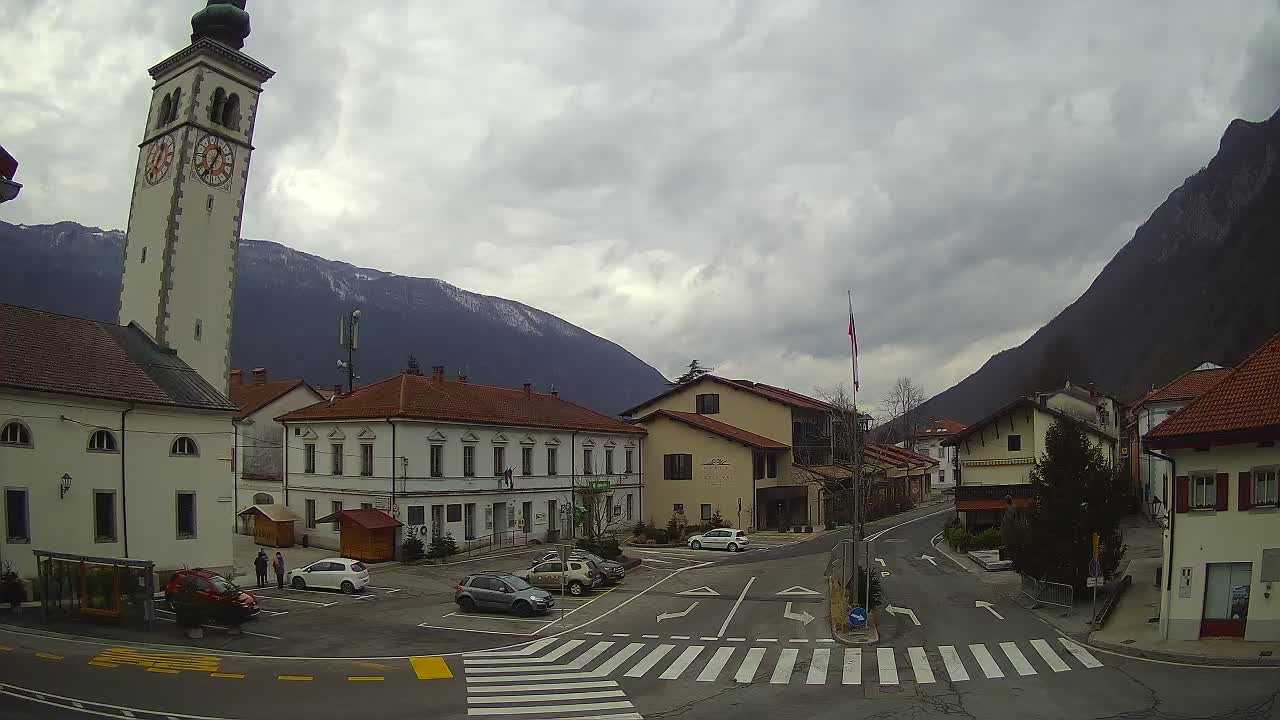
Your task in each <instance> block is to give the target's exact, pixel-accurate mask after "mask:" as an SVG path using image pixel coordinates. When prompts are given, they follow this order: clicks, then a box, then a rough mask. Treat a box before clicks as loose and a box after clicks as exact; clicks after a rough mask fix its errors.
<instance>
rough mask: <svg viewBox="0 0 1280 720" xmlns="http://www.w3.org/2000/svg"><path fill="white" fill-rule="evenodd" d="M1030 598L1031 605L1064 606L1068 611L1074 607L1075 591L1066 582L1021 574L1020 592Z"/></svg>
mask: <svg viewBox="0 0 1280 720" xmlns="http://www.w3.org/2000/svg"><path fill="white" fill-rule="evenodd" d="M1021 594H1023V595H1026V596H1027V597H1029V598H1031V601H1032V603H1033V604H1032V607H1037V606H1039V605H1053V606H1055V607H1061V608H1066V609H1067V612H1068V613H1070V612H1071V611H1072V610H1074V609H1075V607H1076V605H1075V599H1076V591H1075V588H1073V587H1071V586H1070V585H1067V584H1066V583H1056V582H1049V581H1048V580H1044V579H1040V580H1037V579H1035V578H1034V577H1031V576H1030V575H1025V574H1024V575H1022V593H1021Z"/></svg>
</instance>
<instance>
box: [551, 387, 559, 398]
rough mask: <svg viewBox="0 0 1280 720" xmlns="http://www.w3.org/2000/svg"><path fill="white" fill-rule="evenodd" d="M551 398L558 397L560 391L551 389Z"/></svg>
mask: <svg viewBox="0 0 1280 720" xmlns="http://www.w3.org/2000/svg"><path fill="white" fill-rule="evenodd" d="M551 397H556V398H558V397H560V391H559V390H557V389H555V388H551Z"/></svg>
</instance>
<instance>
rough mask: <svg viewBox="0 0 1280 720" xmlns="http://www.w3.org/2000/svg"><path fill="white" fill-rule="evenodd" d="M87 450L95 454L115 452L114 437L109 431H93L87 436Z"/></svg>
mask: <svg viewBox="0 0 1280 720" xmlns="http://www.w3.org/2000/svg"><path fill="white" fill-rule="evenodd" d="M89 449H90V450H93V451H95V452H115V451H116V436H115V435H112V434H111V431H110V430H94V431H93V434H92V435H90V436H89Z"/></svg>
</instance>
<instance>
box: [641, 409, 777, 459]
mask: <svg viewBox="0 0 1280 720" xmlns="http://www.w3.org/2000/svg"><path fill="white" fill-rule="evenodd" d="M655 416H657V417H665V418H670V419H671V420H675V421H676V422H681V423H684V424H685V425H688V426H690V427H694V428H698V429H699V430H706V431H707V432H709V433H714V434H716V435H719V436H720V437H722V438H725V439H727V440H732V441H734V442H739V443H742V444H743V445H749V446H751V447H753V448H756V449H759V450H786V449H787V448H788V447H790V446H789V445H784V444H783V443H780V442H778V441H777V440H772V439H770V438H767V437H765V436H763V435H757V434H755V433H753V432H750V431H747V430H743V429H742V428H740V427H735V426H733V425H730V424H729V423H723V422H720V421H719V420H712V419H711V418H709V417H707V416H706V415H698V414H697V413H687V412H677V411H675V410H654V411H653V412H651V413H649V414H648V415H645V416H644V417H642V418H640V419H638V420H637V421H636V422H639V423H643V422H647V421H648V420H650V419H651V418H653V417H655Z"/></svg>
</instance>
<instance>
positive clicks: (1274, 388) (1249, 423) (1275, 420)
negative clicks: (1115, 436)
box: [1147, 334, 1280, 448]
mask: <svg viewBox="0 0 1280 720" xmlns="http://www.w3.org/2000/svg"><path fill="white" fill-rule="evenodd" d="M1147 437H1148V438H1149V439H1150V441H1151V445H1152V446H1154V447H1157V448H1162V447H1163V448H1170V447H1197V446H1206V445H1214V444H1218V445H1222V444H1229V443H1231V442H1252V441H1255V440H1274V439H1276V438H1277V437H1280V334H1277V335H1275V336H1273V337H1272V338H1271V339H1270V340H1267V341H1266V342H1265V343H1263V344H1262V347H1260V348H1258V349H1257V350H1255V351H1253V354H1251V355H1250V356H1249V357H1247V358H1245V359H1244V362H1241V363H1240V365H1239V366H1238V367H1236V369H1235V370H1232V371H1231V372H1230V373H1228V374H1227V376H1226V377H1224V378H1222V379H1221V380H1220V381H1218V383H1217V384H1216V385H1214V386H1213V387H1212V388H1209V389H1208V390H1206V391H1205V392H1204V394H1203V395H1201V396H1200V397H1198V398H1196V399H1195V400H1192V401H1191V402H1190V403H1189V404H1188V405H1187V406H1186V407H1184V408H1182V410H1180V411H1178V412H1177V413H1175V414H1174V415H1172V416H1171V417H1170V418H1169V419H1168V420H1165V421H1164V422H1162V423H1160V424H1159V425H1157V426H1156V427H1155V429H1154V430H1152V431H1151V432H1150V433H1148V434H1147Z"/></svg>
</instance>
